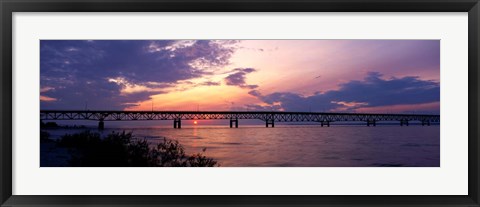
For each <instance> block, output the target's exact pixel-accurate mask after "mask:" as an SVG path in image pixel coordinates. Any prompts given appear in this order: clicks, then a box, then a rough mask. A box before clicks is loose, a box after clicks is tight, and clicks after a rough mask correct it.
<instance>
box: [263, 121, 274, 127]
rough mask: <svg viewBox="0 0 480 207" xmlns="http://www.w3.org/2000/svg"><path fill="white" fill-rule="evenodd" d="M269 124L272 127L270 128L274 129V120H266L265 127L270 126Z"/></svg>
mask: <svg viewBox="0 0 480 207" xmlns="http://www.w3.org/2000/svg"><path fill="white" fill-rule="evenodd" d="M270 124H271V125H272V128H273V127H275V121H274V119H267V120H265V127H267V128H268V125H270Z"/></svg>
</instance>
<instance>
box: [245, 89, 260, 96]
mask: <svg viewBox="0 0 480 207" xmlns="http://www.w3.org/2000/svg"><path fill="white" fill-rule="evenodd" d="M248 94H250V95H252V96H256V97H259V96H262V94H261V93H260V91H258V90H251V91H249V92H248Z"/></svg>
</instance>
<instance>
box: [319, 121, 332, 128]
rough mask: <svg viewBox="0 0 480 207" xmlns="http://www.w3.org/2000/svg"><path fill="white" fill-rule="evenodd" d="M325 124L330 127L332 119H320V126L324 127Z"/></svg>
mask: <svg viewBox="0 0 480 207" xmlns="http://www.w3.org/2000/svg"><path fill="white" fill-rule="evenodd" d="M323 125H327V127H330V121H326V120H323V121H320V126H322V127H323Z"/></svg>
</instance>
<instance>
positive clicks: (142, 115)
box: [40, 110, 440, 129]
mask: <svg viewBox="0 0 480 207" xmlns="http://www.w3.org/2000/svg"><path fill="white" fill-rule="evenodd" d="M40 119H41V120H93V121H98V128H99V129H104V127H105V124H104V121H137V120H173V127H174V128H182V120H218V119H227V120H230V128H232V127H235V128H238V124H239V120H240V119H257V120H262V121H264V122H265V127H269V126H271V127H275V123H276V122H317V123H320V125H321V126H322V127H323V126H327V127H329V126H330V123H331V122H363V123H365V124H366V125H367V126H376V124H377V122H385V121H389V122H392V121H395V122H399V124H400V126H404V125H405V126H408V125H409V122H417V123H421V124H422V126H424V125H427V126H430V123H439V122H440V115H426V114H369V113H330V112H284V111H90V110H40Z"/></svg>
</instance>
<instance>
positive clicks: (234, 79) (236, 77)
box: [225, 68, 258, 89]
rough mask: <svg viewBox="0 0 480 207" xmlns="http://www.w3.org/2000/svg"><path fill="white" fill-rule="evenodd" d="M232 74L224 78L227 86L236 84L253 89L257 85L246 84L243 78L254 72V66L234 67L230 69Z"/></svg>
mask: <svg viewBox="0 0 480 207" xmlns="http://www.w3.org/2000/svg"><path fill="white" fill-rule="evenodd" d="M232 71H233V72H235V73H233V74H230V75H228V76H227V77H226V78H225V83H226V84H227V85H229V86H238V87H240V88H248V89H255V88H257V87H258V85H247V83H246V81H245V79H246V75H247V74H248V73H252V72H255V71H256V70H255V69H254V68H235V69H233V70H232Z"/></svg>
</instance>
